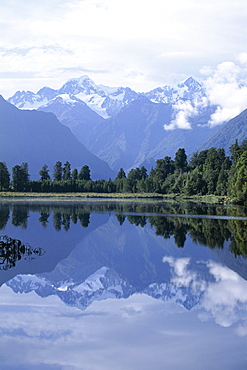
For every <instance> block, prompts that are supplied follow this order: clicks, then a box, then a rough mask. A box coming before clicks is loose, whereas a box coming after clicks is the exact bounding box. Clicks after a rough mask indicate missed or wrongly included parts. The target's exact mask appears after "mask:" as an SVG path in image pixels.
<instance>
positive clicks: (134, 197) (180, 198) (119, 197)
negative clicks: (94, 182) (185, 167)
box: [0, 192, 232, 205]
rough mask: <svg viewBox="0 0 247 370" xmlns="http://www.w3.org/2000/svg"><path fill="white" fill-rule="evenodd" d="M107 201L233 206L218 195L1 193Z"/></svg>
mask: <svg viewBox="0 0 247 370" xmlns="http://www.w3.org/2000/svg"><path fill="white" fill-rule="evenodd" d="M10 199H11V200H19V201H24V200H36V201H39V200H46V201H47V200H48V201H49V200H50V201H56V200H66V201H82V200H87V201H89V200H94V201H96V200H97V201H98V200H105V201H112V200H113V201H155V202H157V201H159V202H160V201H163V202H169V201H170V202H176V201H177V202H195V203H207V204H219V205H225V204H232V203H231V201H230V199H229V198H227V197H223V196H216V195H193V196H186V195H181V194H166V195H162V194H157V193H31V192H0V200H10Z"/></svg>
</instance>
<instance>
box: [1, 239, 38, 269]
mask: <svg viewBox="0 0 247 370" xmlns="http://www.w3.org/2000/svg"><path fill="white" fill-rule="evenodd" d="M43 254H44V250H43V249H42V248H32V247H31V246H30V245H29V244H23V243H22V242H21V241H20V240H19V239H12V238H10V237H9V236H7V235H4V236H0V270H8V269H10V268H11V267H15V265H16V261H19V260H20V259H21V258H24V259H25V260H28V261H31V260H32V259H34V258H35V257H36V256H42V255H43Z"/></svg>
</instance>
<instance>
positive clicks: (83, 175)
mask: <svg viewBox="0 0 247 370" xmlns="http://www.w3.org/2000/svg"><path fill="white" fill-rule="evenodd" d="M78 178H79V180H86V181H89V180H91V176H90V168H89V167H88V166H87V165H86V164H85V165H84V166H83V167H82V168H81V170H80V172H79V175H78Z"/></svg>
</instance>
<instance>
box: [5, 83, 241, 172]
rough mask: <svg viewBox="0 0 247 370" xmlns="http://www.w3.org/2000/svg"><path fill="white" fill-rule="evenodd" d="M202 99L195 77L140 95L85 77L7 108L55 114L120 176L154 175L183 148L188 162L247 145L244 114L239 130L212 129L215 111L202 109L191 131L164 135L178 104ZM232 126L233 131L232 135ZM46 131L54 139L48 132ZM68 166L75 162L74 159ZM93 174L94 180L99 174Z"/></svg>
mask: <svg viewBox="0 0 247 370" xmlns="http://www.w3.org/2000/svg"><path fill="white" fill-rule="evenodd" d="M203 96H205V91H204V87H203V85H202V84H200V83H199V82H197V81H196V80H194V79H193V78H192V77H190V78H188V79H187V80H186V81H184V82H182V83H181V84H179V85H177V87H176V88H174V87H171V86H164V87H158V88H156V89H154V90H152V91H150V92H147V93H137V92H135V91H133V90H131V89H130V88H123V87H116V88H114V87H107V86H103V85H96V84H95V83H94V82H93V81H92V80H91V79H90V78H88V77H87V76H82V77H81V78H75V79H72V80H69V81H68V82H67V83H65V84H64V85H63V86H62V87H61V88H60V89H58V90H54V89H51V88H49V87H44V88H42V89H40V90H39V91H38V92H37V93H36V94H35V93H33V92H30V91H27V92H26V91H22V92H21V91H18V92H16V93H15V94H14V95H13V96H12V97H11V98H9V99H8V102H10V103H11V104H13V105H15V106H16V107H18V108H20V109H21V110H25V112H26V114H27V111H26V110H30V109H36V110H38V111H43V112H46V113H54V114H55V115H56V117H57V119H58V120H59V121H60V122H61V123H62V124H63V125H62V126H67V127H68V128H69V129H70V130H71V132H72V134H73V135H74V136H75V137H76V138H77V140H78V141H79V142H80V143H81V144H82V145H83V146H84V148H85V149H86V148H87V150H88V151H89V152H91V153H93V154H94V155H95V156H97V157H98V158H100V159H101V160H103V161H104V162H107V164H108V165H109V166H110V168H111V169H112V170H113V171H114V174H115V173H116V172H117V171H118V170H119V168H120V167H123V168H124V170H126V171H128V170H129V169H130V168H133V167H137V166H141V165H145V166H146V168H147V169H148V170H150V169H151V167H152V166H155V161H156V160H157V159H159V158H164V157H165V156H167V155H168V156H171V157H172V158H173V157H174V155H175V153H176V151H177V150H178V148H181V147H183V148H185V150H186V153H187V155H188V156H189V155H191V154H192V153H193V152H194V151H196V150H197V149H200V150H201V149H206V148H209V147H212V146H214V147H216V148H219V147H224V149H225V150H226V151H227V150H228V148H229V146H230V145H232V144H233V143H234V141H235V139H236V138H237V139H239V140H240V141H242V140H244V139H245V138H246V135H245V134H246V124H245V120H243V121H242V120H241V117H242V116H243V114H244V113H243V114H242V116H241V115H240V119H238V125H237V126H236V124H235V120H234V119H233V120H231V121H230V122H229V123H225V124H223V125H221V126H216V127H214V128H210V127H209V125H208V122H209V120H210V116H211V114H212V113H213V112H214V111H215V109H216V107H214V106H207V107H205V108H201V109H200V110H199V112H198V114H197V115H194V116H193V117H191V118H190V119H189V120H190V124H191V129H178V128H177V129H174V130H165V129H164V125H169V124H170V123H171V121H172V120H173V119H174V118H175V113H176V112H175V111H174V104H176V103H177V102H178V101H179V100H180V101H189V102H192V101H194V99H196V98H197V97H198V98H202V97H203ZM33 114H34V113H33ZM47 117H48V116H47ZM49 117H51V116H49ZM229 125H230V127H231V128H230V129H228V130H227V129H226V128H227V127H228V126H229ZM50 129H51V130H52V126H51V125H50ZM46 130H47V135H50V134H48V132H49V131H48V128H46ZM61 130H62V129H61ZM229 130H230V131H229ZM29 135H30V133H29ZM69 136H70V135H69ZM219 138H220V139H219ZM30 141H32V138H30ZM36 145H38V144H36ZM53 146H54V151H55V148H56V147H57V146H58V147H60V148H61V149H64V148H67V149H68V151H69V148H71V145H70V144H69V143H67V144H65V143H63V144H62V143H61V142H59V140H57V141H54V143H53ZM71 150H72V148H71ZM65 152H66V150H65ZM53 157H54V156H53ZM63 157H64V156H63ZM80 158H82V156H80ZM25 160H26V159H25ZM31 160H32V158H30V159H29V160H26V161H27V162H30V161H31ZM57 160H63V159H61V158H56V159H55V160H53V164H54V163H55V162H56V161H57ZM65 160H69V161H70V158H69V157H68V158H66V159H65ZM7 162H8V161H7ZM74 162H75V161H74ZM45 163H46V162H45ZM101 163H102V162H101ZM42 164H44V161H43V162H42ZM42 164H41V166H42ZM72 164H73V165H74V163H72ZM84 164H88V165H92V162H91V163H89V162H88V163H82V161H81V163H80V165H84ZM76 166H77V164H76ZM92 169H93V172H94V173H95V174H96V173H97V174H98V173H99V171H98V170H96V171H95V170H94V168H92ZM101 172H102V171H101ZM109 175H110V176H109ZM107 176H108V177H112V176H114V175H113V172H112V173H110V172H109V171H108V172H107V171H106V170H104V176H103V178H107ZM94 177H95V176H94ZM101 177H102V176H101Z"/></svg>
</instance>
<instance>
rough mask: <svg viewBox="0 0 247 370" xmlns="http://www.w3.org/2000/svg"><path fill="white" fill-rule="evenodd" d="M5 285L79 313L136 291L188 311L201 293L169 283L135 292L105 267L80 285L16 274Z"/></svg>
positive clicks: (15, 290)
mask: <svg viewBox="0 0 247 370" xmlns="http://www.w3.org/2000/svg"><path fill="white" fill-rule="evenodd" d="M6 285H7V286H9V287H11V288H12V290H13V291H14V292H15V293H19V292H20V293H30V292H31V291H35V292H36V293H37V294H38V295H39V296H41V297H47V296H49V295H57V296H58V297H59V298H60V299H61V300H62V301H63V302H64V303H65V304H67V305H69V306H73V307H77V308H79V309H82V310H83V309H86V308H87V307H88V306H89V305H91V304H92V303H93V301H95V300H97V301H99V300H105V299H108V298H117V299H120V298H128V297H129V296H131V295H133V294H134V293H137V292H138V293H143V294H147V295H149V296H151V297H153V298H155V299H161V300H164V301H174V302H176V303H178V304H180V305H182V306H183V307H185V308H186V309H188V310H190V309H192V308H193V307H194V306H196V305H197V304H198V303H199V302H200V300H201V297H202V295H203V291H201V290H200V289H196V290H195V289H194V287H193V286H192V285H189V286H187V287H185V286H176V285H175V284H173V283H172V282H169V283H160V284H158V283H153V284H150V285H149V286H148V287H147V288H145V289H143V290H142V291H138V290H137V289H136V288H135V287H133V286H131V285H130V284H129V283H128V282H127V281H126V280H124V279H122V278H121V277H120V276H119V275H118V274H117V273H116V272H115V271H113V270H111V269H109V268H106V267H102V268H101V269H99V270H98V271H96V272H95V273H94V274H92V275H91V276H89V277H88V278H87V279H86V280H85V281H83V282H76V283H75V282H72V281H65V282H61V283H60V284H58V285H57V286H54V285H52V284H51V283H50V282H49V281H48V280H46V279H44V278H43V277H41V276H35V275H18V276H16V277H15V278H14V279H12V280H10V281H9V282H8V283H6Z"/></svg>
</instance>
